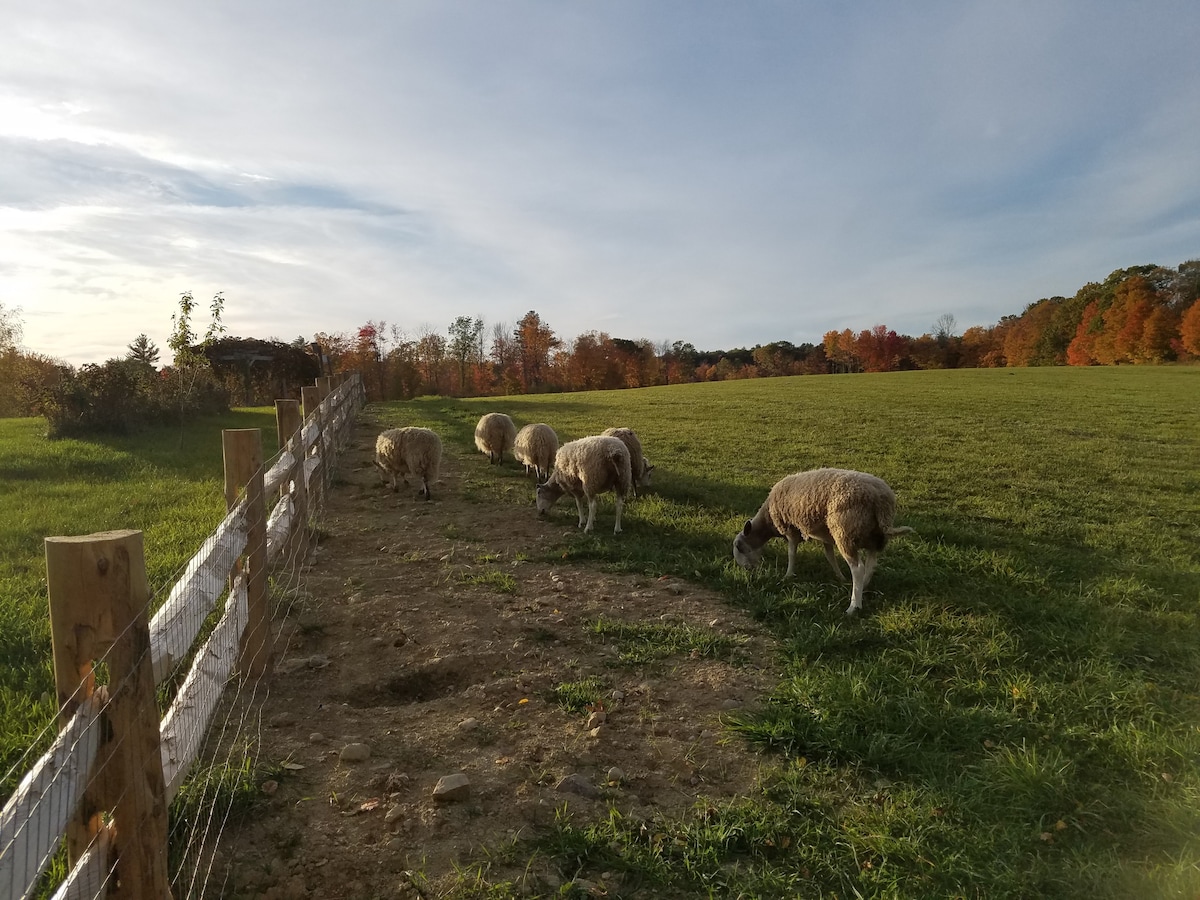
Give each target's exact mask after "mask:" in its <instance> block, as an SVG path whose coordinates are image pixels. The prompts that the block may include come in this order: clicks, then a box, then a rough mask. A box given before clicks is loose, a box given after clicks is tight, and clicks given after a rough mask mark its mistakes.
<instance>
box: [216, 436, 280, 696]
mask: <svg viewBox="0 0 1200 900" xmlns="http://www.w3.org/2000/svg"><path fill="white" fill-rule="evenodd" d="M221 448H222V452H223V454H224V457H225V505H226V507H227V508H228V509H233V507H234V506H235V505H236V504H237V503H238V499H239V497H238V495H239V493H240V492H241V491H242V489H243V488H245V496H246V553H245V556H244V557H243V562H244V564H243V567H242V568H243V571H244V572H245V573H246V630H245V631H243V632H242V640H241V651H240V656H239V658H238V671H239V672H241V673H242V676H243V677H245V678H260V677H262V676H264V675H268V674H270V672H271V608H270V603H269V602H268V600H269V598H268V597H267V510H266V502H265V498H264V497H263V470H262V464H263V456H262V432H261V431H259V430H258V429H257V428H234V429H229V430H225V431H222V432H221Z"/></svg>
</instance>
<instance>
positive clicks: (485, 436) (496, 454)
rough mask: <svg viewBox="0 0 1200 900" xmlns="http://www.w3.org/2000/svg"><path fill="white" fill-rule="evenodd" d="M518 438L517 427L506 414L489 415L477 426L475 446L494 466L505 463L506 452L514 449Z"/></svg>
mask: <svg viewBox="0 0 1200 900" xmlns="http://www.w3.org/2000/svg"><path fill="white" fill-rule="evenodd" d="M516 438H517V426H516V425H514V424H513V420H512V419H510V418H509V417H508V416H506V415H505V414H504V413H488V414H487V415H486V416H484V417H483V418H482V419H480V420H479V424H478V425H476V426H475V446H476V447H478V448H479V452H480V453H486V454H487V455H488V462H489V463H492V464H493V465H500V463H502V462H504V451H505V450H511V449H512V446H513V442H514V441H515V440H516Z"/></svg>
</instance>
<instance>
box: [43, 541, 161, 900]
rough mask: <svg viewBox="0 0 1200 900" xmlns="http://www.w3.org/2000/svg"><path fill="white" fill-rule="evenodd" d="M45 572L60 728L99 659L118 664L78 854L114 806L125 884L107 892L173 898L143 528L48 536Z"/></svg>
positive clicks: (91, 686) (83, 810)
mask: <svg viewBox="0 0 1200 900" xmlns="http://www.w3.org/2000/svg"><path fill="white" fill-rule="evenodd" d="M46 582H47V588H48V593H49V597H50V630H51V635H52V639H53V643H54V679H55V684H56V689H57V691H58V706H59V727H60V728H61V727H62V726H63V725H65V724H66V723H67V722H69V721H70V718H71V716H72V715H73V714H74V712H75V710H76V709H78V707H79V704H81V703H82V702H83V701H84V700H86V699H87V698H88V697H89V696H90V695H91V694H92V693H93V692H94V690H95V674H94V672H93V664H94V661H95V660H96V659H103V660H104V661H105V662H107V664H108V673H109V683H108V686H107V693H108V703H107V704H106V705H105V707H104V710H103V712H102V713H101V721H100V723H99V724H100V727H101V729H102V732H101V733H102V735H103V737H102V745H101V750H100V754H99V757H98V759H97V763H96V769H95V771H96V772H98V773H99V774H98V776H97V777H96V778H94V779H93V781H92V783H91V785H89V787H88V789H87V791H86V792H85V794H84V797H83V800H82V801H81V803H80V808H79V811H78V813H77V814H76V816H75V818H74V820H73V821H72V822H71V824H70V825H69V826H68V828H67V848H68V854H69V856H70V858H71V862H72V863H74V862H76V861H77V860H78V859H79V857H80V856H82V855H83V853H84V852H85V851H86V850H87V848H88V845H89V844H90V843H91V842H92V840H93V838H94V837H95V836H96V835H97V834H98V833H99V830H100V829H101V828H102V827H103V822H102V819H101V814H102V813H103V812H106V811H111V812H112V816H113V824H114V831H115V837H114V844H113V846H114V849H115V853H116V857H117V870H116V871H117V881H118V885H117V886H114V887H110V889H109V892H108V896H110V897H120V898H143V897H145V898H155V900H159V898H164V897H167V898H169V897H170V896H171V890H170V882H169V879H168V875H167V803H166V792H165V788H164V784H163V771H162V757H161V755H160V754H161V751H160V749H159V731H158V726H159V715H158V704H157V701H156V699H155V694H154V672H153V668H152V665H151V661H150V619H149V605H150V588H149V584H148V582H147V580H146V557H145V551H144V547H143V543H142V533H141V532H140V531H106V532H100V533H98V534H90V535H85V536H82V537H49V538H46ZM100 690H104V688H101V689H100Z"/></svg>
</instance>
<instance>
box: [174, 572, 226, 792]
mask: <svg viewBox="0 0 1200 900" xmlns="http://www.w3.org/2000/svg"><path fill="white" fill-rule="evenodd" d="M246 619H247V613H246V580H245V578H244V577H243V576H241V575H239V576H238V577H237V579H236V580H235V581H234V584H233V589H232V590H231V591H230V595H229V599H228V600H227V601H226V604H225V612H224V614H223V615H222V616H221V620H220V621H219V622H218V623H217V627H216V628H214V629H213V633H212V634H211V635H209V638H208V640H207V641H205V642H204V646H203V647H202V648H201V649H200V650H199V652H198V653H197V654H196V660H195V662H194V663H193V664H192V669H191V671H190V672H188V676H187V678H186V679H184V682H183V684H182V686H180V688H179V693H178V694H176V695H175V702H174V703H172V704H171V708H170V709H169V710H167V715H166V717H165V718H164V719H163V721H162V725H161V726H160V728H159V735H160V741H161V750H162V767H163V782H164V783H165V785H166V797H167V802H168V803H170V802H171V800H172V799H174V797H175V793H176V791H178V790H179V786H180V785H181V784H183V779H184V778H185V777H186V776H187V773H188V770H189V769H190V768H191V766H192V763H194V762H195V761H196V757H197V756H198V755H199V753H200V745H201V744H202V743H203V742H204V734H205V732H206V731H207V730H208V723H209V720H210V719H211V718H212V714H213V711H214V710H215V709H216V708H217V701H218V700H220V699H221V692H222V691H223V690H224V689H225V682H226V681H228V680H229V676H230V674H231V673H232V672H233V667H234V665H236V664H237V658H238V639H239V638H240V637H241V636H242V631H243V630H244V629H245V627H246Z"/></svg>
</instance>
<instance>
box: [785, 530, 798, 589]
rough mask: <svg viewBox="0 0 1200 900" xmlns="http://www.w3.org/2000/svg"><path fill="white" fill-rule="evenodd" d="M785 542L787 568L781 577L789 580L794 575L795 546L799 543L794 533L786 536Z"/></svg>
mask: <svg viewBox="0 0 1200 900" xmlns="http://www.w3.org/2000/svg"><path fill="white" fill-rule="evenodd" d="M787 542H788V567H787V571H786V572H784V573H783V577H784V578H791V577H792V576H793V575H795V574H796V546H797V545H798V544H799V543H800V538H799V537H797V536H796V534H795V532H793V533H792V534H789V535H788V536H787Z"/></svg>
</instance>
